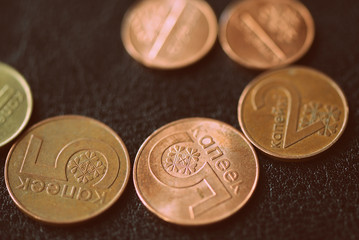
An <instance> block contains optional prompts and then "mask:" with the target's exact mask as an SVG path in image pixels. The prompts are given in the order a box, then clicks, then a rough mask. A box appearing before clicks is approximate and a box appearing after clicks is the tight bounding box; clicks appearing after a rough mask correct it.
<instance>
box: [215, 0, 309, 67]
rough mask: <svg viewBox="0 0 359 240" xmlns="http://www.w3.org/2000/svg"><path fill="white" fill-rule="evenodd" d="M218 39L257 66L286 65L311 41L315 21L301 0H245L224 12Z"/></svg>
mask: <svg viewBox="0 0 359 240" xmlns="http://www.w3.org/2000/svg"><path fill="white" fill-rule="evenodd" d="M219 39H220V43H221V45H222V48H223V49H224V51H225V52H226V53H227V55H228V56H229V57H230V58H231V59H232V60H234V61H236V62H238V63H239V64H241V65H243V66H245V67H248V68H255V69H269V68H276V67H280V66H284V65H287V64H290V63H293V62H294V61H297V60H298V59H299V58H301V57H302V56H303V55H304V54H305V53H306V52H307V51H308V49H309V47H310V46H311V45H312V42H313V39H314V22H313V19H312V16H311V14H310V12H309V11H308V9H307V8H306V7H305V6H304V5H303V4H301V3H300V2H298V1H288V0H256V1H252V0H244V1H238V2H236V3H234V4H232V5H230V6H229V7H227V9H226V10H225V11H224V12H223V14H222V16H221V19H220V31H219Z"/></svg>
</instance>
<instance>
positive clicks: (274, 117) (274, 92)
mask: <svg viewBox="0 0 359 240" xmlns="http://www.w3.org/2000/svg"><path fill="white" fill-rule="evenodd" d="M348 114H349V109H348V104H347V101H346V99H345V96H344V94H343V92H342V90H341V89H340V88H339V86H338V85H337V84H336V83H335V82H334V81H333V80H332V79H330V78H329V77H328V76H326V75H324V74H323V73H321V72H319V71H316V70H314V69H311V68H307V67H289V68H285V69H281V70H276V71H271V72H267V73H264V74H262V75H260V76H258V77H257V78H256V79H255V80H254V81H253V82H251V83H250V84H249V85H248V86H247V87H246V88H245V89H244V91H243V93H242V95H241V97H240V99H239V105H238V119H239V124H240V126H241V128H242V130H243V132H244V134H245V135H246V136H247V138H248V139H249V140H250V141H251V142H252V143H253V144H254V145H255V146H256V147H257V148H259V149H260V150H262V151H263V152H265V153H267V154H269V155H271V156H274V157H277V158H281V159H283V160H288V161H295V160H300V159H303V158H308V157H312V156H314V155H317V154H318V153H321V152H323V151H325V150H326V149H328V148H329V147H331V146H332V145H333V144H334V143H335V142H336V141H337V140H338V139H339V137H340V136H341V135H342V133H343V131H344V129H345V127H346V125H347V121H348Z"/></svg>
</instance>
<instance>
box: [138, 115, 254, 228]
mask: <svg viewBox="0 0 359 240" xmlns="http://www.w3.org/2000/svg"><path fill="white" fill-rule="evenodd" d="M258 173H259V167H258V161H257V156H256V154H255V151H254V149H253V147H252V146H251V144H250V143H249V142H248V141H247V140H246V139H245V138H244V136H242V134H241V133H240V132H239V131H237V130H236V129H235V128H233V127H231V126H229V125H227V124H225V123H222V122H220V121H216V120H212V119H206V118H188V119H183V120H179V121H175V122H172V123H170V124H167V125H165V126H163V127H162V128H160V129H158V130H157V131H155V132H154V133H153V134H152V135H151V136H149V137H148V138H147V140H146V141H145V142H144V143H143V145H142V146H141V148H140V150H139V151H138V153H137V156H136V160H135V163H134V169H133V180H134V184H135V188H136V192H137V195H138V196H139V198H140V199H141V201H142V203H143V204H144V205H145V206H146V207H147V208H148V209H149V210H150V211H151V212H153V213H154V214H156V215H157V216H158V217H160V218H161V219H163V220H165V221H168V222H172V223H176V224H180V225H203V224H209V223H213V222H217V221H219V220H222V219H224V218H226V217H229V216H231V215H232V214H234V213H235V212H237V211H238V210H239V209H240V208H242V207H243V205H244V204H245V203H246V202H247V201H248V200H249V198H250V197H251V195H252V193H253V191H254V189H255V187H256V185H257V181H258Z"/></svg>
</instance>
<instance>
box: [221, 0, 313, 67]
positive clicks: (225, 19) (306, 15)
mask: <svg viewBox="0 0 359 240" xmlns="http://www.w3.org/2000/svg"><path fill="white" fill-rule="evenodd" d="M256 1H257V2H259V1H261V2H281V3H287V4H289V5H293V6H294V8H295V9H296V10H297V11H298V12H299V13H300V15H301V17H302V18H303V19H304V22H305V24H306V27H307V32H308V33H307V37H306V40H305V41H304V44H303V46H302V47H301V48H300V49H299V50H298V51H297V53H296V54H295V55H294V56H292V57H290V58H287V59H286V60H285V61H283V62H282V63H280V64H267V65H266V66H265V65H262V66H260V65H258V64H257V65H256V64H250V63H248V62H247V60H246V59H243V58H242V57H241V56H239V55H237V54H236V53H235V52H234V51H233V50H232V47H231V46H230V44H229V42H228V41H227V26H228V23H229V19H230V18H231V16H232V15H233V13H234V12H235V11H236V10H237V9H238V8H240V7H241V6H240V5H241V4H243V3H244V4H245V3H247V2H252V0H238V1H235V2H233V3H231V4H229V5H228V6H227V7H226V8H225V10H224V11H223V13H222V14H221V16H220V20H219V31H218V38H219V42H220V44H221V46H222V49H223V50H224V52H225V53H226V54H227V55H228V57H229V58H230V59H232V60H233V61H235V62H236V63H238V64H240V65H242V66H244V67H246V68H249V69H254V70H265V69H276V68H281V67H284V66H286V65H289V64H291V63H293V62H296V61H297V60H299V59H300V58H301V57H303V56H304V55H305V54H306V53H307V52H308V51H309V49H310V47H311V46H312V44H313V41H314V36H315V24H314V20H313V17H312V15H311V13H310V11H309V9H308V8H307V7H306V6H305V5H304V4H303V3H301V2H299V1H297V0H291V1H288V0H256Z"/></svg>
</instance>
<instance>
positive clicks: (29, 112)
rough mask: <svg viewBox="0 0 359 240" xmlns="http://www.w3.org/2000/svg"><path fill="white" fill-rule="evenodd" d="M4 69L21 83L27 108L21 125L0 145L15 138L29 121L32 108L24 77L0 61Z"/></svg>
mask: <svg viewBox="0 0 359 240" xmlns="http://www.w3.org/2000/svg"><path fill="white" fill-rule="evenodd" d="M2 70H3V71H5V72H7V73H9V75H11V76H13V77H14V78H15V79H16V80H17V81H18V82H19V83H20V85H21V87H22V89H23V90H24V92H25V95H26V100H27V105H28V106H27V108H26V114H25V118H24V120H23V121H22V123H21V125H20V126H19V127H18V128H17V131H15V132H14V133H13V134H12V135H11V136H10V137H9V138H7V139H6V140H5V141H2V142H0V147H3V146H5V145H6V144H8V143H9V142H11V141H12V140H14V138H16V137H17V136H18V135H19V134H20V133H21V132H22V131H23V130H24V128H25V127H26V125H27V124H28V123H29V120H30V117H31V114H32V110H33V99H32V93H31V89H30V86H29V84H28V83H27V81H26V80H25V78H24V77H23V76H22V75H21V73H19V72H18V71H17V70H16V69H15V68H13V67H11V66H10V65H8V64H5V63H3V62H0V71H2Z"/></svg>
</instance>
